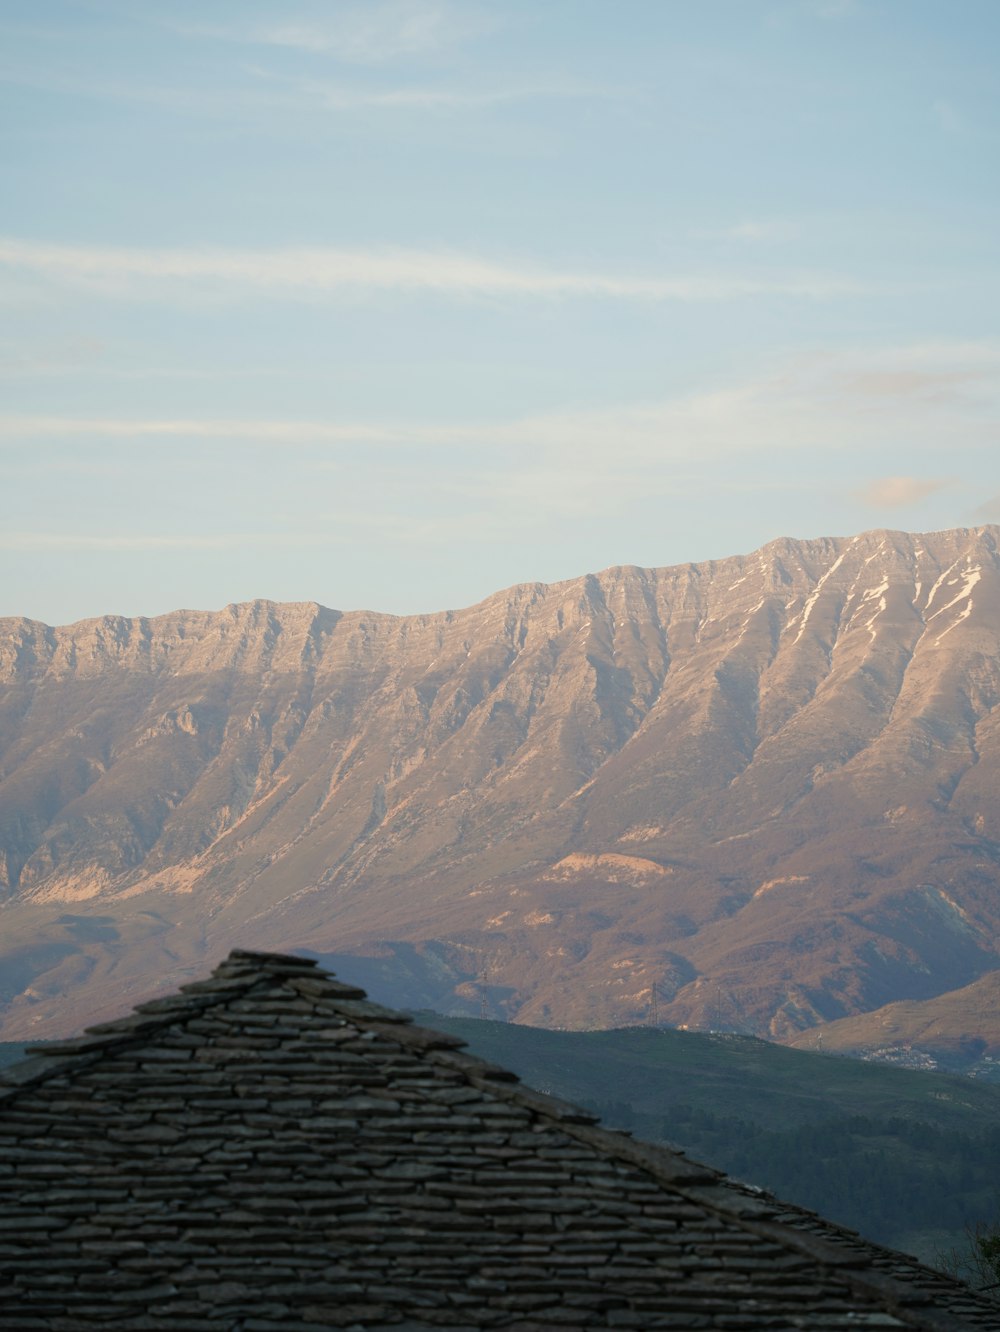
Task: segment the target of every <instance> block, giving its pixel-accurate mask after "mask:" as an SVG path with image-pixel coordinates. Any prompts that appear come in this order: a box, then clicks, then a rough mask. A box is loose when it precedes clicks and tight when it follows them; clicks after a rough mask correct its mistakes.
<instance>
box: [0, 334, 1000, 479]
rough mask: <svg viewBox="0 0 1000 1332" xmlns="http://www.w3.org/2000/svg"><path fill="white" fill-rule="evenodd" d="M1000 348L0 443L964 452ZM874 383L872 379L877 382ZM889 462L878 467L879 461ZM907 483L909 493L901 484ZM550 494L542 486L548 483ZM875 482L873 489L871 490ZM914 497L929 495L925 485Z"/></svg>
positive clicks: (113, 424) (543, 453) (535, 452)
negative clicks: (617, 390) (464, 408)
mask: <svg viewBox="0 0 1000 1332" xmlns="http://www.w3.org/2000/svg"><path fill="white" fill-rule="evenodd" d="M998 371H1000V344H998V343H993V342H989V341H986V342H981V343H955V344H927V345H921V346H909V347H901V348H896V349H881V350H873V349H868V348H857V349H854V350H851V351H844V352H840V353H837V354H826V355H819V354H817V355H814V356H810V357H806V356H803V357H801V358H797V359H795V360H793V361H791V362H789V363H787V364H785V365H783V366H780V367H778V368H776V369H775V370H774V371H773V373H771V374H767V375H763V376H760V377H758V378H754V379H749V380H745V381H742V382H735V383H731V384H728V385H721V386H719V387H717V388H715V389H714V390H711V391H705V392H700V393H693V394H683V395H677V396H675V397H672V398H669V399H666V400H661V401H651V402H632V403H625V404H619V405H613V406H607V407H602V408H580V409H579V410H558V411H552V412H540V413H535V414H532V415H528V416H522V417H513V418H508V419H506V420H504V419H492V420H484V419H480V420H474V419H473V420H468V421H458V422H455V421H450V422H434V421H423V422H415V421H413V420H404V421H393V420H386V419H382V420H361V421H348V420H322V419H319V420H318V419H302V420H296V419H290V418H289V419H258V418H236V417H227V418H211V417H135V418H122V417H111V416H93V417H84V416H54V415H14V414H10V415H6V416H2V417H0V441H5V442H6V443H7V444H8V445H11V444H13V445H16V444H18V443H23V442H25V441H28V440H33V441H39V442H42V441H45V440H53V441H60V440H61V441H72V440H80V441H81V442H82V441H85V440H92V439H105V440H108V441H118V442H124V443H129V442H135V443H137V444H138V443H143V442H155V441H157V440H171V441H177V440H190V441H204V440H216V441H219V442H220V443H222V444H225V443H228V442H230V441H232V442H236V443H240V442H246V443H251V442H252V443H256V444H261V445H265V446H266V445H268V444H274V445H281V446H286V445H287V446H291V445H301V446H326V445H331V446H336V447H339V446H344V447H345V448H347V449H349V447H350V446H352V445H356V444H362V445H364V444H368V445H372V446H385V447H394V448H404V449H405V448H409V447H411V446H421V447H422V446H440V447H442V448H445V449H457V450H466V449H468V450H470V451H471V452H475V451H476V450H477V449H478V448H479V446H482V445H495V446H497V448H499V449H501V450H503V451H504V452H503V454H502V455H500V456H501V457H503V458H513V457H515V456H516V457H517V458H519V459H522V460H523V459H525V458H528V459H533V460H534V465H536V466H537V467H539V468H548V467H549V466H550V465H551V464H552V460H553V459H558V460H560V461H566V462H571V463H574V464H576V463H579V464H580V465H581V467H582V468H584V469H586V468H589V467H591V466H592V465H593V466H599V467H600V468H601V469H602V473H603V471H607V472H608V473H609V474H613V473H615V472H616V471H618V472H620V473H625V472H627V471H628V469H629V468H631V467H633V466H634V468H635V473H636V477H637V478H641V477H642V476H643V475H644V474H645V475H647V476H648V475H649V474H650V469H653V470H654V471H656V470H658V469H660V467H661V465H662V464H664V463H666V462H668V461H669V462H670V463H671V465H673V464H675V463H676V462H677V460H678V459H687V460H689V461H691V462H692V463H694V464H697V463H698V462H699V460H701V459H703V458H706V457H711V458H713V459H717V458H719V457H732V456H751V455H757V454H759V455H760V456H762V457H765V456H769V455H775V454H779V453H781V452H783V451H787V450H792V451H796V450H803V449H805V450H813V451H815V450H820V449H821V450H826V451H828V453H829V456H830V457H837V456H839V455H843V454H845V453H847V452H850V451H853V452H855V453H860V452H868V451H871V450H872V449H873V448H874V449H883V450H884V449H887V448H889V447H890V446H891V445H892V442H893V441H896V442H897V443H898V444H899V445H900V446H905V447H907V448H910V449H914V450H916V449H921V448H922V449H925V450H930V451H931V453H932V456H935V457H939V456H940V450H941V448H942V447H945V446H947V445H948V444H949V443H950V442H951V441H953V440H956V439H957V440H961V442H962V445H963V447H965V448H969V449H975V448H981V447H985V446H987V445H991V444H992V443H993V441H994V439H995V421H996V417H997V414H998V412H1000V374H998ZM865 375H878V376H881V377H883V378H884V379H885V381H886V382H887V383H890V384H895V385H896V386H897V388H898V390H899V391H897V392H895V393H892V394H887V393H885V392H881V391H880V392H878V393H875V394H872V393H871V391H870V386H869V385H868V383H867V381H866V380H865V378H864V376H865ZM907 375H916V376H918V377H919V380H920V383H921V384H922V383H923V380H924V379H927V380H929V381H930V382H931V383H932V384H934V385H938V383H939V380H941V379H944V381H945V382H946V383H949V384H951V385H952V386H953V388H952V391H949V392H940V391H935V392H934V393H932V394H931V395H930V396H929V397H928V396H927V394H926V393H925V392H923V391H922V389H921V390H920V391H915V390H913V387H912V383H911V381H910V380H909V379H908V378H906V376H907ZM880 382H881V381H880ZM887 472H888V469H887ZM879 484H881V485H883V486H884V487H885V488H884V489H883V490H882V491H881V492H880V493H881V496H882V498H881V500H880V502H882V503H885V502H889V503H893V502H895V503H901V502H904V500H905V501H906V502H909V498H910V497H911V496H913V495H914V493H915V492H914V490H913V486H914V485H923V486H928V487H932V488H938V487H941V486H943V485H945V484H947V482H946V481H945V480H943V479H941V478H934V479H931V478H926V477H925V478H923V479H922V480H919V481H916V482H914V481H913V480H912V478H907V477H902V478H900V477H899V476H895V477H890V479H889V480H888V481H886V480H885V479H884V478H883V481H882V482H880V483H879ZM906 487H909V490H907V489H906ZM546 493H548V491H546ZM874 493H876V492H873V494H874ZM924 493H930V490H926V491H925V492H924Z"/></svg>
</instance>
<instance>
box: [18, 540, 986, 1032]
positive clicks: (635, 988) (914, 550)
mask: <svg viewBox="0 0 1000 1332" xmlns="http://www.w3.org/2000/svg"><path fill="white" fill-rule="evenodd" d="M998 537H1000V529H998V528H996V527H982V528H976V529H969V530H964V529H963V530H954V531H947V532H941V533H934V534H927V535H922V536H917V535H909V534H906V533H901V532H889V531H876V532H868V533H864V534H863V535H860V536H856V537H852V538H838V539H833V538H831V539H823V540H810V541H798V540H790V539H788V540H779V541H775V542H772V543H770V544H769V545H767V546H765V547H764V548H763V549H761V550H760V551H757V552H754V553H753V554H750V555H746V556H736V557H733V558H730V559H724V560H718V561H711V562H706V563H701V564H687V565H680V566H673V567H670V568H663V569H640V568H635V567H619V568H613V569H608V570H606V571H604V572H603V573H601V574H597V575H587V576H586V577H582V578H579V579H574V580H570V581H568V582H563V583H557V584H552V585H545V584H540V583H535V584H526V585H520V586H517V587H513V588H510V589H508V590H507V591H504V592H501V593H498V594H496V595H495V596H492V597H490V598H488V599H487V600H486V601H484V602H482V603H480V604H479V605H476V606H473V607H470V608H468V609H464V610H459V611H447V612H441V613H440V614H431V615H421V616H406V617H397V616H392V615H385V614H376V613H373V612H367V611H366V612H360V611H358V612H350V613H341V612H338V611H334V610H328V609H326V608H324V607H322V606H319V605H316V604H313V603H304V604H303V603H298V604H276V603H270V602H265V601H257V602H251V603H246V604H241V605H233V606H229V607H227V608H226V609H224V610H222V611H218V612H201V611H177V612H174V613H172V614H169V615H163V616H159V617H156V618H153V619H144V618H133V619H128V618H123V617H118V616H110V615H109V616H104V617H102V618H100V619H94V620H85V621H82V622H80V623H78V624H74V625H70V626H68V627H62V628H50V627H48V626H45V625H43V624H40V623H38V622H36V621H32V620H28V619H23V618H9V619H5V620H0V892H2V894H3V901H2V903H0V1003H2V1021H0V1036H2V1037H3V1038H4V1039H8V1040H17V1039H21V1038H22V1037H36V1038H37V1037H45V1036H60V1035H66V1034H68V1033H70V1032H72V1031H75V1030H78V1029H79V1028H80V1027H81V1026H82V1025H84V1024H85V1023H87V1022H90V1021H95V1020H98V1019H100V1018H104V1017H108V1016H115V1015H118V1014H120V1013H121V1012H122V1011H124V1010H125V1009H126V1008H128V1006H129V1005H130V1004H131V1003H134V1002H136V1001H137V1000H138V999H140V998H143V997H149V996H151V995H154V994H156V993H159V992H161V991H166V990H170V989H172V988H174V987H175V986H176V984H177V983H178V981H182V980H183V979H184V978H185V976H186V975H188V974H190V975H196V974H201V973H202V972H203V971H204V969H205V966H206V960H208V961H211V960H215V959H216V958H218V957H219V956H220V955H222V954H223V953H224V952H225V951H226V950H227V949H228V948H229V947H230V946H231V945H233V944H238V945H240V946H243V947H247V948H258V947H259V948H268V949H276V950H288V949H295V948H299V949H305V950H308V951H310V952H311V953H313V954H315V955H318V956H320V957H322V958H323V960H324V962H325V963H327V964H332V965H334V966H335V967H336V968H337V969H338V970H339V971H340V972H341V973H342V974H343V975H345V976H346V977H348V978H349V979H354V980H357V981H358V982H359V983H361V984H362V985H365V986H366V987H367V988H369V989H370V990H371V991H373V992H374V993H375V994H376V995H377V996H379V995H381V996H383V997H384V998H385V999H386V1000H387V1001H390V1002H392V1003H394V1004H405V1005H409V1006H412V1007H420V1006H426V1007H433V1008H436V1009H439V1010H442V1011H451V1012H456V1013H460V1012H466V1013H485V1014H487V1015H488V1016H491V1017H501V1016H502V1017H506V1018H508V1019H512V1020H515V1021H521V1022H528V1023H532V1024H535V1025H539V1026H549V1027H556V1026H562V1027H574V1028H581V1027H602V1026H604V1027H606V1026H620V1025H627V1024H634V1023H636V1022H653V1023H659V1024H663V1025H667V1024H669V1025H673V1026H689V1027H701V1028H717V1029H718V1028H723V1029H730V1030H739V1031H744V1032H747V1033H750V1034H756V1035H762V1036H765V1037H768V1038H770V1039H772V1040H779V1041H800V1042H801V1041H803V1040H808V1039H809V1035H808V1033H810V1032H811V1030H812V1029H813V1028H814V1027H816V1026H817V1025H818V1024H827V1023H839V1022H840V1021H841V1020H856V1019H857V1018H858V1017H859V1016H860V1015H866V1014H867V1015H871V1014H873V1013H874V1012H875V1011H876V1010H878V1011H880V1012H881V1010H883V1008H884V1007H885V1006H886V1005H889V1004H897V1003H910V1004H913V1003H917V1004H920V1005H923V1006H924V1007H923V1008H922V1010H921V1012H922V1014H923V1018H924V1019H926V1022H927V1023H930V1024H931V1025H933V1022H934V1021H935V1020H936V1019H935V1013H936V1012H937V1007H936V1006H938V1005H941V1004H944V1005H945V1006H946V1007H947V1009H948V1013H949V1014H950V1017H949V1019H948V1020H949V1022H951V1024H952V1027H953V1028H954V1029H955V1030H957V1031H960V1035H961V1038H962V1039H973V1040H975V1041H978V1042H979V1043H980V1044H979V1049H980V1051H987V1052H988V1051H991V1050H996V1051H997V1052H1000V1013H998V1012H997V1000H996V998H995V997H994V998H993V999H992V1002H983V998H982V996H983V994H985V993H988V994H989V995H990V996H996V995H997V987H996V986H995V984H993V982H992V981H990V980H989V979H988V978H989V977H990V973H993V972H996V971H997V970H998V969H1000V950H998V947H997V939H998V934H1000V893H998V891H997V875H998V870H1000V728H998V722H1000V711H998V709H997V703H998V701H1000V556H998ZM977 982H981V983H980V985H979V986H978V987H977V984H976V983H977ZM983 984H985V986H986V989H985V990H984V989H983ZM991 986H992V988H990V987H991ZM968 987H971V990H972V995H973V997H972V999H971V1001H970V1002H969V1003H968V1004H967V1005H966V1006H965V1008H963V1001H962V998H961V994H962V992H963V991H965V990H966V989H967V988H968ZM956 1013H958V1017H956V1016H955V1014H956ZM920 1029H921V1030H926V1029H927V1026H926V1023H925V1026H924V1027H921V1028H920ZM830 1030H831V1032H832V1031H833V1028H832V1027H831V1028H830ZM803 1033H805V1035H803ZM846 1039H847V1038H846V1037H845V1040H846Z"/></svg>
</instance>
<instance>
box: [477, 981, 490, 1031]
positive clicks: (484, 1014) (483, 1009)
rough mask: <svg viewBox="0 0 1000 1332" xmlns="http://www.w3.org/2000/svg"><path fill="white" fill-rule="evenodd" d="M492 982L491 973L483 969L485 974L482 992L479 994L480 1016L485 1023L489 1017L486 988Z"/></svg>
mask: <svg viewBox="0 0 1000 1332" xmlns="http://www.w3.org/2000/svg"><path fill="white" fill-rule="evenodd" d="M489 982H490V972H489V968H488V967H483V974H482V977H481V978H480V982H479V983H480V985H481V987H482V988H481V990H480V992H479V1016H480V1018H482V1020H483V1021H484V1022H485V1020H486V1019H487V1018H488V1017H489V1015H490V1014H489V1004H488V1002H487V998H486V987H487V985H488V984H489Z"/></svg>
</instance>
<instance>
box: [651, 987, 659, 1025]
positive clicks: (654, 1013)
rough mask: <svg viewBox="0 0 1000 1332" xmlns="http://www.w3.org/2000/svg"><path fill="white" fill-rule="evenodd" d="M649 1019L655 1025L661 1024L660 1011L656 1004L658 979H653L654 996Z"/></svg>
mask: <svg viewBox="0 0 1000 1332" xmlns="http://www.w3.org/2000/svg"><path fill="white" fill-rule="evenodd" d="M649 1019H650V1022H651V1023H652V1025H653V1026H654V1027H658V1026H659V1025H660V1013H659V1009H658V1008H657V1005H656V981H653V989H652V997H651V999H650V1004H649Z"/></svg>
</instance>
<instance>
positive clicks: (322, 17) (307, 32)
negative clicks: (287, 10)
mask: <svg viewBox="0 0 1000 1332" xmlns="http://www.w3.org/2000/svg"><path fill="white" fill-rule="evenodd" d="M165 26H169V27H170V28H171V29H172V30H173V31H174V32H176V33H179V34H180V35H182V36H186V37H195V38H209V39H214V40H217V41H226V42H236V43H240V44H243V45H253V46H270V47H278V48H284V49H288V50H294V51H301V52H304V53H307V54H312V55H325V56H333V57H334V59H336V60H340V61H343V62H345V63H348V64H356V65H380V64H386V63H388V62H391V61H394V60H407V59H408V60H412V59H414V58H416V57H421V56H427V55H434V54H437V53H439V52H441V51H445V50H449V49H451V48H454V47H456V46H458V45H461V44H463V43H465V42H467V41H469V40H471V39H473V38H476V37H481V36H484V35H485V34H487V33H489V32H491V31H493V30H494V29H495V28H496V27H497V26H499V20H498V17H497V15H496V14H487V13H486V12H484V11H483V10H481V9H480V8H479V7H478V6H475V5H471V4H468V3H466V4H464V5H462V6H459V5H457V4H448V3H444V0H437V3H429V2H428V0H382V3H376V2H375V0H365V3H363V4H348V5H345V4H340V5H338V6H337V8H336V9H333V8H332V7H330V9H328V10H327V12H326V13H324V14H319V15H312V16H305V17H301V18H298V17H287V18H282V19H280V20H278V21H272V22H258V23H237V24H229V25H220V24H200V23H194V24H180V23H171V22H170V21H169V19H168V20H166V22H165Z"/></svg>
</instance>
